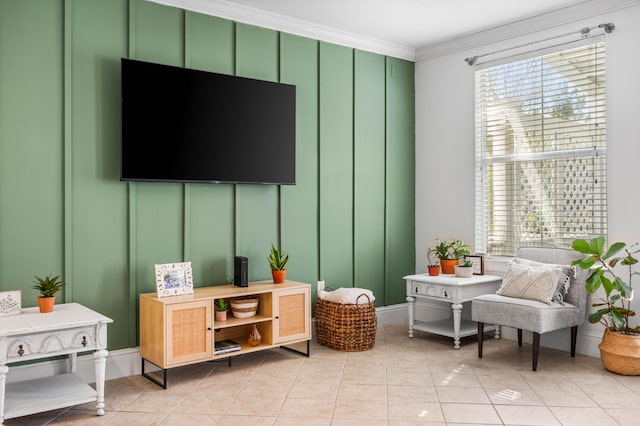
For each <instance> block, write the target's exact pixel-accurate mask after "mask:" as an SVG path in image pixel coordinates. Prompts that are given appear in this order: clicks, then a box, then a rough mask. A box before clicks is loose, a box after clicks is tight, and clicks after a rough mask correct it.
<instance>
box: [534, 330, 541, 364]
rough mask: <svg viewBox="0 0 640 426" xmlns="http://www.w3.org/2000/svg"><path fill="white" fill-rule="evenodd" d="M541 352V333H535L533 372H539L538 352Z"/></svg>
mask: <svg viewBox="0 0 640 426" xmlns="http://www.w3.org/2000/svg"><path fill="white" fill-rule="evenodd" d="M539 351H540V333H536V332H533V371H538V352H539Z"/></svg>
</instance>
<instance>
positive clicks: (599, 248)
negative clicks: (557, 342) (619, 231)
mask: <svg viewBox="0 0 640 426" xmlns="http://www.w3.org/2000/svg"><path fill="white" fill-rule="evenodd" d="M572 246H573V249H574V250H575V251H577V252H579V253H582V254H585V255H586V257H585V258H584V259H582V260H576V261H574V262H573V265H578V266H579V267H580V268H582V269H592V268H593V270H592V272H591V274H590V275H589V277H588V278H587V281H586V284H585V286H586V289H587V291H588V292H589V293H591V294H593V293H595V292H596V291H598V289H600V288H601V287H602V288H603V290H604V294H605V298H604V299H600V301H598V302H596V303H593V305H592V306H593V307H595V308H598V309H597V310H596V311H595V312H594V313H592V314H591V315H589V322H590V323H592V324H595V323H601V324H603V325H604V326H605V327H607V328H608V329H610V330H611V331H616V332H619V333H623V334H640V326H635V327H632V326H631V325H630V324H629V318H630V317H633V316H635V312H634V311H633V310H631V301H632V300H633V287H632V285H631V280H632V278H633V276H634V275H638V274H639V273H638V272H634V271H633V266H634V265H635V264H637V263H638V260H637V259H636V258H635V257H634V255H635V254H636V253H638V252H640V249H638V248H637V244H632V245H630V246H628V245H627V244H626V243H622V242H617V243H613V244H611V246H609V247H608V248H607V247H606V246H605V240H604V237H602V236H600V237H597V238H593V239H592V240H591V241H586V240H575V241H574V242H573V245H572ZM621 251H624V254H622V255H621V256H618V253H620V252H621ZM618 264H620V265H624V266H627V274H628V280H627V281H625V279H623V278H622V277H621V276H620V275H618V274H616V271H615V270H614V268H615V267H616V265H618Z"/></svg>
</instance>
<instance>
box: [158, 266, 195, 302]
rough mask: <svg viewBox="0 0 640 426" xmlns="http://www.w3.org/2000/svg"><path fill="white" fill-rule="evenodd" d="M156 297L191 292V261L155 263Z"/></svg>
mask: <svg viewBox="0 0 640 426" xmlns="http://www.w3.org/2000/svg"><path fill="white" fill-rule="evenodd" d="M155 272H156V288H157V292H158V297H166V296H178V295H181V294H193V271H192V269H191V262H182V263H162V264H156V265H155Z"/></svg>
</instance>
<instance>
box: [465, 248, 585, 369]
mask: <svg viewBox="0 0 640 426" xmlns="http://www.w3.org/2000/svg"><path fill="white" fill-rule="evenodd" d="M583 257H584V256H583V255H581V254H580V253H578V252H576V251H573V250H567V249H555V248H539V247H523V248H521V249H519V250H518V253H517V258H519V259H529V260H532V261H536V262H540V263H547V264H556V265H562V266H564V267H565V270H571V273H572V274H573V278H572V280H571V284H570V287H569V290H568V292H567V293H566V294H565V295H564V299H563V300H562V301H559V302H552V303H551V304H547V303H544V302H540V301H536V300H530V299H524V298H518V297H509V296H504V295H500V294H485V295H482V296H478V297H476V298H474V299H473V301H472V302H471V319H472V320H473V321H476V322H477V323H478V357H480V358H482V345H483V340H484V339H483V333H484V324H497V325H501V326H506V327H513V328H516V329H517V330H518V345H519V346H522V330H527V331H531V332H533V354H532V367H533V371H536V370H537V369H538V352H539V349H540V335H541V334H543V333H548V332H551V331H555V330H561V329H563V328H569V327H570V328H571V356H572V357H575V354H576V337H577V334H578V326H579V325H581V324H582V323H583V322H584V319H585V316H586V310H587V306H586V305H587V292H586V290H585V287H584V285H585V280H586V278H587V276H588V271H585V270H582V269H580V268H578V267H576V268H567V267H568V266H569V265H571V262H572V261H573V260H576V259H581V258H583Z"/></svg>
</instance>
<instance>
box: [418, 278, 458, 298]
mask: <svg viewBox="0 0 640 426" xmlns="http://www.w3.org/2000/svg"><path fill="white" fill-rule="evenodd" d="M411 293H413V294H414V295H418V296H429V297H432V298H438V299H442V300H453V290H452V289H451V287H450V286H447V285H440V284H428V283H420V282H412V283H411Z"/></svg>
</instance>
